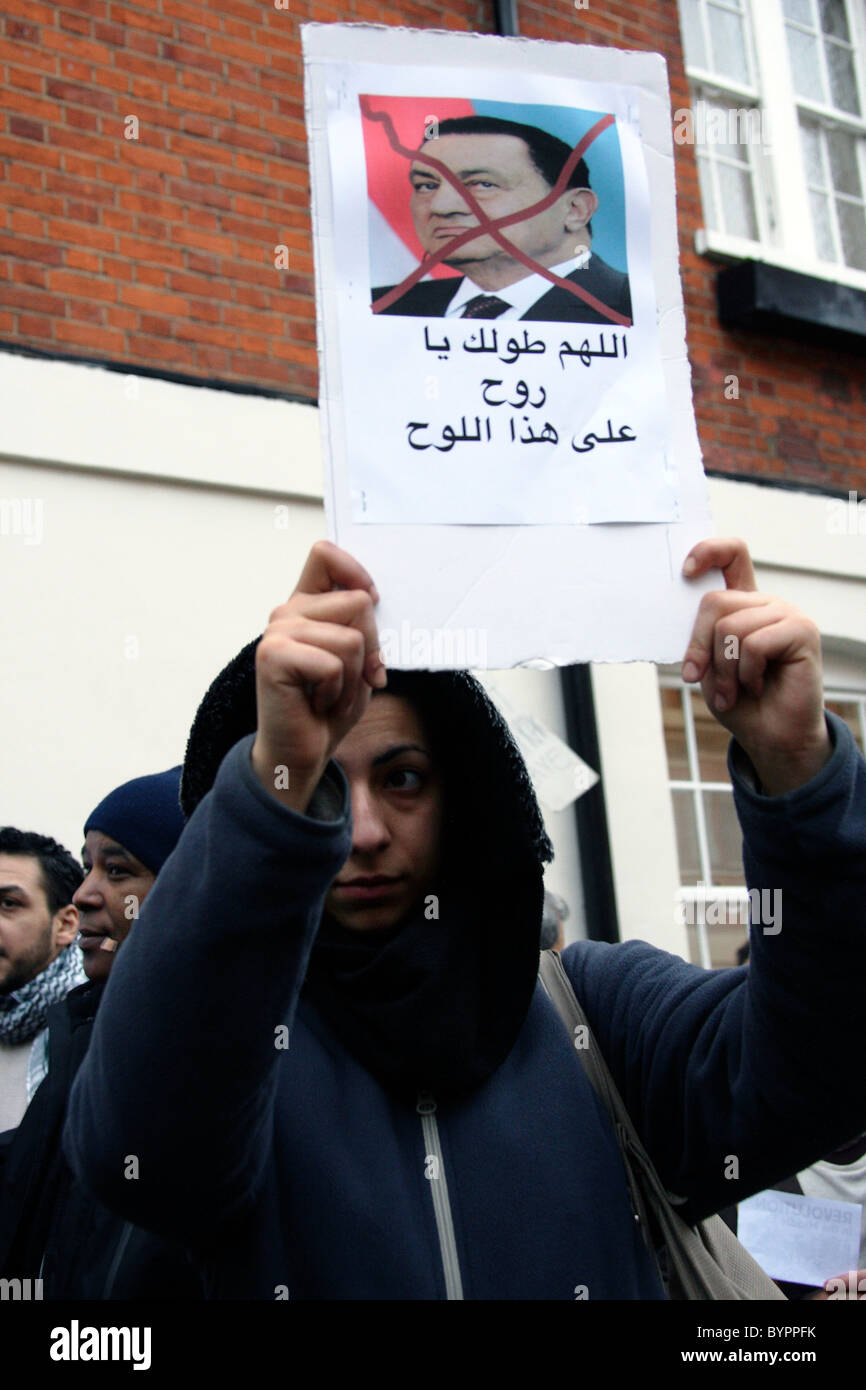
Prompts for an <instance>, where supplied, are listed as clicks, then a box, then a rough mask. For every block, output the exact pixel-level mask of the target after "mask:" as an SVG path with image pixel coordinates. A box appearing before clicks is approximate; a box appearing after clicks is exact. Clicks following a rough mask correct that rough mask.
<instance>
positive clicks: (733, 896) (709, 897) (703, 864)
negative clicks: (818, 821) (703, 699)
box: [659, 668, 866, 970]
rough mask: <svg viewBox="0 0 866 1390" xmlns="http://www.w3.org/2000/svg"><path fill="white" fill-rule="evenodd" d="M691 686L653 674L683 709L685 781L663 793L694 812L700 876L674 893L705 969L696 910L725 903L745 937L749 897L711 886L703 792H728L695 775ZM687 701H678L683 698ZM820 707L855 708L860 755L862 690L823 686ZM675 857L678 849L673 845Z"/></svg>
mask: <svg viewBox="0 0 866 1390" xmlns="http://www.w3.org/2000/svg"><path fill="white" fill-rule="evenodd" d="M693 688H694V687H692V686H688V685H685V684H684V683H683V681H682V680H681V679H680V677H679V676H677V675H675V674H674V673H673V672H671V671H666V670H665V669H664V668H661V669H660V670H659V694H661V691H662V690H676V691H677V692H678V693H679V695H680V701H681V705H682V709H683V732H684V734H685V742H686V757H687V758H688V765H689V776H688V777H687V778H676V779H672V778H669V779H668V789H669V792H670V794H671V803H672V804H673V793H674V792H684V791H685V792H691V793H692V799H693V802H694V810H695V837H696V840H697V846H698V861H699V863H700V873H701V877H700V880H699V882H698V883H696V884H694V885H692V884H685V883H684V884H682V885H681V887H680V889H679V893H678V902H679V903H680V904H682V905H683V906H686V907H688V908H690V909H692V910H691V912H690V920H692V921H693V922H694V927H695V932H696V935H697V943H698V954H699V957H700V959H699V964H700V965H702V966H703V967H704V968H705V969H706V970H711V969H713V968H714V967H713V962H712V953H711V951H710V937H709V931H708V928H707V922H706V917H705V912H700V911H697V910H696V909H697V907H698V905H699V904H702V905H703V906H704V908H705V907H706V904H707V903H708V902H724V903H725V904H726V916H728V917H729V919H730V918H734V917H735V916H738V917H739V919H740V921H741V922H743V927H744V932H748V902H749V895H748V890H747V888H746V884H745V882H743V884H742V886H740V885H739V884H735V885H728V886H716V885H714V884H713V871H712V861H711V856H710V845H709V837H708V835H707V824H706V817H705V814H704V802H703V796H702V793H703V792H729V793H730V795H731V796H732V797H733V794H734V792H733V787H732V785H731V783H730V782H707V781H704V780H703V778H702V777H701V775H700V771H701V768H700V756H699V751H698V743H697V735H696V733H695V717H694V711H693V709H692V701H691V696H690V694H689V692H690V691H691V690H692V689H693ZM684 695H685V696H686V697H687V698H683V696H684ZM824 700H825V702H829V701H833V700H844V701H845V702H846V703H848V704H855V705H856V706H857V712H858V716H859V724H860V740H861V745H862V747H863V749H864V750H866V685H864V684H863V683H860V684H857V685H855V684H853V683H852V684H851V685H846V684H845V682H844V681H842V682H839V683H834V684H832V685H825V687H824ZM677 852H678V854H679V846H677Z"/></svg>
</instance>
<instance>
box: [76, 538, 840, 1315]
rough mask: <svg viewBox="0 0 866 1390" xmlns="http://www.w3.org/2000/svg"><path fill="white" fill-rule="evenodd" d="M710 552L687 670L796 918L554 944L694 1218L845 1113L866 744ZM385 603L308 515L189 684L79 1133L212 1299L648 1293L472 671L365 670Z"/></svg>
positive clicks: (525, 822)
mask: <svg viewBox="0 0 866 1390" xmlns="http://www.w3.org/2000/svg"><path fill="white" fill-rule="evenodd" d="M715 566H718V567H719V568H721V569H722V570H723V571H724V573H725V583H726V588H725V590H724V591H723V592H721V593H713V594H706V595H705V596H704V597H703V599H702V600H701V604H700V607H699V610H698V615H697V619H696V624H695V629H694V632H693V634H692V639H691V642H690V645H689V648H688V650H687V653H686V660H685V663H684V669H683V674H684V677H685V678H686V679H687V680H700V681H702V685H703V691H704V695H705V698H706V699H707V702H708V704H709V705H710V707H711V708H713V709H714V710H715V711H716V716H717V718H719V720H720V721H721V722H722V723H723V724H724V726H725V727H726V728H727V729H728V730H729V732H730V733H732V734H733V735H734V739H735V742H734V743H733V744H732V751H731V760H730V768H731V775H732V779H733V783H734V794H735V798H736V804H737V808H738V812H739V816H740V819H741V823H742V826H743V831H744V837H745V845H746V864H747V871H748V879H749V882H750V883H753V884H757V885H760V884H771V885H773V886H775V887H781V889H782V891H783V896H784V903H785V922H784V929H783V930H782V931H781V932H778V933H774V934H772V935H766V934H763V933H762V932H761V931H760V928H759V926H757V925H756V926H755V927H754V928H753V946H752V964H751V966H750V967H749V969H748V970H742V969H741V970H720V971H711V970H704V969H701V968H700V967H698V966H693V965H689V964H687V963H686V962H684V961H683V960H681V959H679V958H678V957H675V956H672V955H670V954H668V953H667V952H664V951H660V950H658V949H656V948H655V947H652V946H650V945H647V944H646V943H644V942H639V941H627V942H623V943H620V944H617V945H611V944H608V943H604V942H597V941H578V942H575V943H573V944H571V945H569V946H568V947H566V949H565V950H564V951H563V953H562V958H561V959H562V963H563V967H564V969H565V971H566V972H567V974H568V976H569V977H570V980H571V983H572V984H573V986H574V988H575V991H576V993H577V995H578V998H579V999H580V1000H581V1002H582V1004H583V1007H584V1010H585V1012H586V1014H587V1016H588V1018H589V1021H590V1024H591V1027H592V1031H593V1033H594V1034H595V1036H596V1037H597V1039H598V1043H599V1046H600V1048H601V1050H602V1052H603V1054H604V1056H605V1057H606V1059H607V1062H608V1065H609V1067H610V1069H611V1071H612V1073H613V1076H614V1079H615V1082H616V1084H617V1086H618V1088H619V1090H620V1091H621V1093H622V1095H623V1098H624V1100H625V1103H626V1104H627V1106H628V1108H629V1111H630V1113H631V1116H632V1118H633V1121H634V1123H635V1126H636V1128H637V1130H638V1132H639V1134H640V1135H641V1138H642V1139H643V1142H644V1144H645V1145H646V1148H647V1150H648V1151H649V1154H650V1156H651V1157H652V1159H653V1161H654V1163H655V1165H656V1168H657V1170H658V1173H659V1177H660V1179H661V1181H662V1182H663V1183H664V1185H665V1187H666V1188H667V1189H668V1190H669V1191H670V1192H673V1193H676V1194H678V1196H677V1199H676V1200H677V1201H679V1202H680V1203H681V1210H682V1211H683V1214H684V1215H685V1216H686V1218H687V1219H689V1220H696V1219H699V1218H700V1217H703V1216H705V1215H708V1214H709V1213H711V1212H714V1211H716V1210H718V1209H719V1207H721V1206H722V1205H723V1204H724V1202H725V1201H729V1200H739V1198H740V1197H743V1196H746V1195H748V1194H750V1193H752V1192H755V1191H757V1190H759V1189H760V1188H761V1187H764V1186H767V1185H768V1183H769V1182H771V1181H773V1180H774V1179H776V1178H778V1177H779V1176H781V1175H782V1174H784V1173H785V1172H790V1171H792V1170H794V1169H799V1168H802V1167H803V1166H805V1165H806V1164H807V1163H809V1162H811V1161H813V1160H814V1159H815V1158H816V1157H818V1156H819V1155H820V1154H821V1153H822V1152H827V1151H828V1150H830V1149H832V1148H833V1147H834V1146H835V1145H836V1144H838V1143H840V1142H842V1141H843V1140H844V1139H845V1137H846V1136H848V1135H850V1134H851V1133H852V1132H854V1131H855V1130H856V1129H857V1127H858V1123H859V1124H860V1126H861V1127H862V1123H863V1121H864V1101H863V1097H862V1087H861V1086H860V1074H859V1066H860V1063H859V1058H860V1049H859V1043H860V1022H859V1020H860V1005H861V994H862V984H861V980H862V971H863V968H864V965H866V932H864V931H863V929H862V924H863V899H864V886H866V863H864V858H863V852H862V846H863V840H864V835H866V763H864V761H863V758H862V756H861V755H860V754H859V753H858V751H857V748H856V745H855V744H854V741H853V738H852V736H851V733H850V731H849V730H848V728H847V726H846V725H845V724H844V722H843V721H842V720H841V719H838V718H836V717H835V716H833V715H831V714H827V715H826V716H825V713H824V711H823V705H822V688H821V666H820V642H819V638H818V634H817V630H816V629H815V627H814V626H813V625H812V624H811V623H809V622H808V620H807V619H806V618H804V617H803V616H802V615H801V614H800V613H798V612H797V610H796V609H794V608H792V607H791V606H790V605H789V604H787V603H785V602H783V601H782V600H778V599H773V600H768V599H765V598H763V597H762V596H761V595H760V594H758V593H757V592H756V585H755V580H754V572H753V570H752V565H751V561H750V559H749V556H748V552H747V550H746V548H745V546H744V545H743V543H742V542H738V541H722V540H712V541H705V542H701V543H700V544H698V545H696V546H695V547H694V549H693V550H692V552H691V555H690V557H689V558H688V559H687V561H686V565H685V568H684V574H685V575H686V576H690V575H691V576H699V575H701V574H703V573H705V572H706V571H707V570H708V569H710V568H712V567H715ZM377 600H378V594H377V591H376V589H375V585H374V584H373V581H372V579H371V577H370V575H369V574H368V573H367V571H366V570H365V569H364V568H363V567H362V566H361V565H360V564H359V563H358V562H357V561H356V560H354V559H353V558H352V557H351V556H350V555H347V554H346V553H345V552H344V551H342V550H339V549H338V548H337V547H336V546H333V545H330V544H328V543H326V542H320V543H318V544H317V545H316V546H314V548H313V550H312V552H311V554H310V556H309V558H308V560H307V563H306V565H305V568H304V570H303V573H302V575H301V578H300V581H299V583H298V585H297V588H296V589H295V592H294V593H293V594H292V596H291V598H290V599H289V600H288V601H287V602H286V603H283V604H282V605H280V607H278V608H277V609H275V611H274V612H273V614H272V615H271V619H270V623H269V626H268V629H267V631H266V633H265V635H264V636H263V637H262V638H261V639H260V640H259V641H258V642H251V643H250V644H249V645H248V646H247V647H245V648H244V650H243V651H242V652H241V653H239V655H238V656H237V657H236V658H235V659H234V660H233V661H232V662H231V663H230V665H229V666H228V667H227V668H226V669H225V670H224V671H223V672H222V673H221V674H220V675H219V676H218V677H217V679H216V681H215V682H214V684H213V685H212V686H211V688H210V690H209V691H208V693H207V694H206V695H205V698H204V700H203V702H202V704H201V706H200V708H199V711H198V713H197V715H196V718H195V722H194V724H193V727H192V731H191V733H190V739H189V743H188V746H187V753H186V759H185V762H184V772H183V780H182V790H181V799H182V804H183V807H184V810H185V811H186V813H187V815H188V816H189V820H188V824H187V826H186V828H185V830H184V832H183V834H182V836H181V838H180V841H179V844H178V846H177V849H176V850H175V852H174V854H173V855H172V857H171V860H170V861H169V862H168V863H167V864H166V865H165V867H164V869H163V871H162V873H161V874H160V876H159V878H158V880H157V883H156V885H155V886H154V889H153V891H152V893H151V894H150V895H149V897H148V900H147V903H146V904H145V907H144V909H143V912H142V917H141V921H140V923H139V925H138V927H137V928H136V930H135V931H133V932H131V933H130V935H129V938H128V939H127V941H126V942H125V943H124V945H123V948H122V950H121V953H120V959H119V960H118V961H117V962H116V964H115V965H114V966H113V967H112V972H111V977H110V979H109V981H108V984H107V985H106V988H105V997H104V1000H103V1004H102V1006H101V1008H100V1010H99V1015H98V1017H97V1019H96V1023H95V1025H94V1029H93V1035H92V1038H91V1044H90V1048H89V1050H88V1054H87V1057H86V1058H85V1060H84V1062H83V1064H82V1066H81V1068H80V1070H79V1073H78V1076H77V1078H76V1082H75V1085H74V1087H73V1091H72V1094H71V1096H70V1102H69V1109H68V1120H67V1124H66V1128H65V1132H64V1146H65V1149H66V1153H67V1155H68V1157H69V1161H70V1163H71V1165H72V1167H73V1168H74V1170H75V1172H76V1174H77V1176H78V1178H79V1180H80V1181H81V1182H82V1183H83V1184H85V1185H87V1186H88V1187H89V1188H90V1189H91V1190H92V1191H93V1193H94V1194H95V1195H97V1196H98V1197H99V1198H100V1199H101V1200H104V1201H105V1202H107V1203H109V1204H110V1205H111V1206H112V1207H113V1208H114V1209H116V1210H118V1211H120V1212H122V1213H124V1214H125V1216H126V1217H127V1218H128V1219H129V1220H130V1221H135V1222H137V1223H140V1224H141V1225H143V1226H147V1227H150V1228H152V1229H153V1230H157V1231H160V1232H162V1233H164V1234H166V1235H170V1236H171V1237H172V1238H173V1239H175V1240H178V1241H181V1242H183V1243H185V1244H186V1245H187V1246H188V1247H190V1249H191V1250H192V1251H193V1252H194V1253H195V1255H196V1258H197V1260H198V1263H199V1266H200V1268H201V1270H202V1273H203V1276H204V1279H205V1283H206V1294H207V1296H208V1297H209V1298H248V1299H263V1300H269V1301H273V1300H289V1299H290V1300H291V1301H292V1302H293V1303H294V1302H297V1301H298V1300H318V1299H326V1300H342V1299H385V1300H391V1299H397V1300H402V1299H419V1300H422V1299H479V1300H484V1299H515V1300H518V1299H521V1300H522V1299H543V1300H547V1299H555V1300H564V1301H572V1300H574V1298H575V1296H577V1297H578V1298H581V1299H585V1298H589V1299H592V1300H597V1299H613V1298H617V1299H648V1300H661V1299H663V1298H665V1296H666V1288H665V1284H664V1283H663V1277H662V1274H661V1271H660V1269H659V1268H658V1266H657V1263H656V1260H655V1257H654V1254H653V1252H652V1248H651V1241H645V1239H644V1236H643V1233H642V1231H641V1228H640V1225H639V1223H638V1222H637V1221H636V1218H635V1213H634V1211H633V1210H632V1206H631V1203H630V1200H629V1193H628V1187H627V1183H626V1179H625V1173H624V1169H623V1164H622V1161H621V1156H620V1151H619V1148H618V1144H617V1140H616V1136H615V1132H614V1128H613V1125H612V1123H611V1122H610V1120H609V1117H608V1115H607V1113H606V1111H605V1110H604V1108H603V1106H602V1105H601V1102H600V1101H599V1098H598V1096H597V1094H596V1092H595V1091H594V1090H593V1088H592V1085H591V1083H590V1081H589V1079H588V1077H587V1075H586V1072H585V1070H584V1068H583V1066H582V1064H581V1060H580V1057H579V1056H578V1053H577V1048H578V1046H579V1044H578V1043H577V1041H576V1040H575V1038H573V1037H572V1035H571V1031H570V1029H567V1028H566V1027H565V1026H564V1025H563V1022H562V1019H561V1018H560V1016H559V1014H558V1013H557V1011H556V1009H555V1008H554V1005H553V1004H552V1002H551V1000H550V999H549V998H548V996H547V994H546V993H545V991H544V989H543V988H542V987H541V985H540V983H539V981H538V978H537V976H538V966H539V949H538V945H539V932H540V926H541V918H542V907H543V875H542V866H543V864H544V862H545V861H546V860H547V859H549V858H550V857H551V849H550V842H549V840H548V838H547V835H546V833H545V830H544V825H543V822H542V819H541V815H540V812H539V809H538V805H537V802H536V800H535V796H534V793H533V789H532V786H531V783H530V781H529V777H528V775H527V772H526V768H525V766H524V764H523V761H522V759H521V757H520V754H519V752H518V750H517V748H516V746H515V744H514V741H513V739H512V738H511V736H510V734H509V732H508V730H507V727H506V726H505V724H504V721H503V720H502V718H501V716H500V714H499V713H498V711H497V710H496V709H495V708H494V706H493V705H492V704H491V702H490V701H489V699H488V698H487V696H486V694H485V692H484V690H483V688H482V687H481V686H480V685H479V683H478V682H477V681H475V680H474V679H473V678H472V677H470V676H469V675H466V674H463V673H455V672H447V671H436V672H417V671H411V672H399V671H398V672H391V673H390V674H386V673H385V671H384V669H383V667H382V663H381V660H380V657H379V648H378V636H377V632H376V625H375V619H374V609H375V604H376V602H377ZM729 633H734V634H736V635H737V637H738V641H739V651H740V656H739V657H738V658H733V659H728V653H729V644H728V642H727V641H726V640H725V641H723V637H725V636H726V635H727V634H729ZM167 959H170V961H171V968H170V969H169V970H166V968H165V961H166V960H167ZM818 978H820V979H821V984H822V988H821V989H815V988H814V987H813V984H814V981H815V980H816V979H818ZM130 1019H134V1020H135V1027H134V1028H130V1027H129V1020H130ZM829 1035H832V1036H833V1040H834V1065H833V1067H832V1068H829V1069H828V1068H827V1066H826V1063H825V1059H824V1057H823V1055H822V1054H821V1050H820V1049H817V1048H816V1047H815V1043H814V1039H815V1038H816V1037H822V1036H829ZM130 1154H133V1155H136V1156H137V1159H138V1162H139V1165H140V1166H139V1170H138V1172H139V1176H138V1179H137V1181H135V1182H130V1181H127V1180H126V1178H125V1175H124V1162H125V1157H126V1156H127V1155H130ZM732 1154H735V1155H736V1156H737V1159H738V1172H737V1173H736V1174H733V1173H732V1172H731V1168H730V1163H729V1159H730V1156H731V1155H732Z"/></svg>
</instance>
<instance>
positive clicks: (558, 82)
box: [302, 25, 711, 667]
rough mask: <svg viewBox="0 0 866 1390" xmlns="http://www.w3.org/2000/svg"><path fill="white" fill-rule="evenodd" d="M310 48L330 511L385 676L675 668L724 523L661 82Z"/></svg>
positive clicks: (387, 37)
mask: <svg viewBox="0 0 866 1390" xmlns="http://www.w3.org/2000/svg"><path fill="white" fill-rule="evenodd" d="M302 32H303V41H304V52H305V61H306V65H307V109H308V127H309V144H310V152H311V166H312V174H313V194H314V234H315V235H314V243H315V253H316V271H317V303H318V309H319V326H320V359H321V372H322V390H321V393H320V404H321V407H322V412H323V416H324V419H323V436H324V440H325V466H326V478H327V482H326V507H327V511H328V518H329V525H330V528H331V534H332V536H333V538H334V539H335V540H336V541H337V543H338V544H340V545H342V546H344V547H345V548H346V549H347V550H350V551H351V552H352V553H353V554H355V555H357V556H358V558H359V559H361V560H362V561H363V562H364V563H365V564H366V565H367V566H368V568H369V569H370V570H371V572H372V573H373V574H374V577H375V578H376V582H377V584H378V587H379V590H380V593H381V594H382V604H381V605H380V610H379V620H380V624H381V626H382V627H383V628H384V630H385V634H386V640H385V642H384V643H383V645H384V647H385V652H384V655H385V659H386V661H388V660H389V658H390V664H392V665H398V666H431V665H432V666H436V665H441V666H458V665H464V664H474V665H477V666H490V667H496V666H503V667H504V666H510V665H514V664H517V663H519V662H524V661H528V660H533V659H534V660H538V659H546V660H548V661H550V662H552V663H554V664H564V663H566V662H571V661H576V660H584V659H600V660H606V659H608V660H622V659H634V658H648V659H657V660H671V659H676V658H678V657H679V656H680V655H681V654H682V649H683V647H684V645H685V640H686V638H687V635H688V630H689V627H690V622H691V619H692V617H693V614H694V609H695V607H696V603H697V599H698V597H699V594H698V593H696V592H695V590H694V589H692V590H689V589H688V588H687V587H686V586H685V584H684V582H683V581H681V580H680V579H679V576H678V569H679V564H680V563H681V560H682V557H683V556H684V555H685V553H686V551H687V550H688V548H689V547H690V546H691V544H693V543H694V541H695V540H697V539H699V538H700V537H701V536H703V535H707V534H709V533H710V529H711V528H710V524H709V514H708V504H707V499H706V492H705V485H704V480H703V475H702V472H701V468H700V459H699V453H698V448H697V439H696V435H695V429H694V420H693V417H692V412H691V396H690V390H689V381H688V369H687V364H686V361H685V345H684V334H683V313H682V298H681V292H680V287H679V278H678V274H677V250H676V245H677V243H676V221H675V210H674V196H673V171H672V138H671V129H670V114H669V104H668V97H667V84H666V78H665V72H664V64H663V61H662V60H661V59H660V58H659V57H658V55H653V54H635V53H619V52H617V51H616V50H607V49H587V48H583V47H579V46H574V45H568V44H547V43H532V42H529V41H525V40H501V39H495V38H490V39H488V38H487V37H482V36H478V35H471V36H466V35H453V34H441V33H429V32H423V33H412V32H411V31H406V30H389V29H381V28H380V29H373V28H370V27H368V26H363V25H362V26H355V25H325V26H321V25H308V26H305V27H304V29H303V31H302ZM650 187H652V198H651V197H650V192H649V190H650ZM431 579H432V581H433V582H432V583H431ZM708 583H709V581H707V582H706V583H705V584H704V585H703V586H702V587H707V586H708ZM407 633H408V634H411V635H410V636H408V637H407V636H406V634H407ZM425 634H426V635H427V637H426V639H425ZM431 634H433V636H431ZM467 634H483V641H482V640H480V639H479V640H476V641H474V642H473V641H470V640H468V638H467ZM389 635H390V636H391V638H392V641H391V642H390V650H389V643H388V636H389ZM436 636H439V637H441V638H442V639H443V640H441V641H439V643H438V647H437V642H436ZM445 639H449V640H445ZM470 648H472V649H473V650H474V652H475V655H474V656H472V657H470V656H469V655H468V653H469V650H470ZM479 653H480V657H479Z"/></svg>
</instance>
